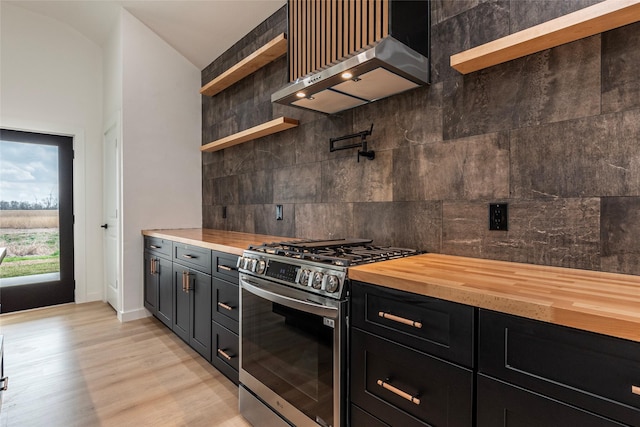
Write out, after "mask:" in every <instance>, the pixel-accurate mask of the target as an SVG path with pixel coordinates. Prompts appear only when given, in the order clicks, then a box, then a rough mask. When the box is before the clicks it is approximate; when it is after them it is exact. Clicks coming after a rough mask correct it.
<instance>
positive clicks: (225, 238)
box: [142, 228, 294, 255]
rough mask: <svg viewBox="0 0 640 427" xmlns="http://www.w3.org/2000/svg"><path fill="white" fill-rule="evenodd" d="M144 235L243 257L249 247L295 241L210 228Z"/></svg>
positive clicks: (151, 232) (146, 232) (162, 231)
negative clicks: (244, 251)
mask: <svg viewBox="0 0 640 427" xmlns="http://www.w3.org/2000/svg"><path fill="white" fill-rule="evenodd" d="M142 234H143V235H145V236H150V237H159V238H161V239H167V240H171V241H174V242H178V243H186V244H188V245H195V246H200V247H202V248H208V249H213V250H214V251H220V252H227V253H230V254H234V255H242V251H243V250H245V249H247V248H248V247H249V245H259V244H262V243H265V242H281V241H283V240H294V239H291V238H290V237H282V236H269V235H266V234H251V233H240V232H237V231H223V230H213V229H209V228H183V229H173V230H142Z"/></svg>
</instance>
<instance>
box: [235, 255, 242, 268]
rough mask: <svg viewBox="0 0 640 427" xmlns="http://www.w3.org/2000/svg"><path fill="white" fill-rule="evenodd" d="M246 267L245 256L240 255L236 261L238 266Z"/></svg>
mask: <svg viewBox="0 0 640 427" xmlns="http://www.w3.org/2000/svg"><path fill="white" fill-rule="evenodd" d="M243 267H244V257H241V256H239V257H238V261H236V268H243Z"/></svg>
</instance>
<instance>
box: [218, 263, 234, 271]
mask: <svg viewBox="0 0 640 427" xmlns="http://www.w3.org/2000/svg"><path fill="white" fill-rule="evenodd" d="M218 268H219V269H221V270H225V271H233V268H231V267H227V266H226V265H222V264H218Z"/></svg>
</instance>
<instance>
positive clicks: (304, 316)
mask: <svg viewBox="0 0 640 427" xmlns="http://www.w3.org/2000/svg"><path fill="white" fill-rule="evenodd" d="M371 242H372V241H371V240H365V239H339V240H300V241H290V242H279V243H270V244H264V245H261V246H252V247H250V248H249V249H247V250H246V251H244V253H243V255H242V257H240V258H239V259H238V268H239V271H240V412H241V413H242V415H243V416H244V417H245V418H246V419H247V420H248V421H249V422H251V423H252V424H253V425H254V426H259V427H271V426H278V427H280V426H285V427H286V426H296V427H307V426H310V427H316V426H318V425H320V426H323V427H327V426H332V427H345V426H346V419H347V413H346V412H347V405H346V401H347V396H348V395H347V354H348V353H347V348H348V340H347V336H348V333H347V332H348V331H347V318H348V293H349V280H348V267H349V266H353V265H360V264H366V263H371V262H377V261H384V260H388V259H393V258H400V257H405V256H409V255H414V254H416V253H417V252H416V251H415V250H412V249H403V248H393V247H380V246H373V245H372V244H371Z"/></svg>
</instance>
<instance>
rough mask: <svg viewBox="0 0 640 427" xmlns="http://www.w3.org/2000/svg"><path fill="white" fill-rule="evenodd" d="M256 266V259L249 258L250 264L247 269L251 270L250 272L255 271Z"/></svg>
mask: <svg viewBox="0 0 640 427" xmlns="http://www.w3.org/2000/svg"><path fill="white" fill-rule="evenodd" d="M257 266H258V260H257V259H252V260H251V265H250V266H249V270H251V271H252V272H254V273H255V271H256V267H257Z"/></svg>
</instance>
